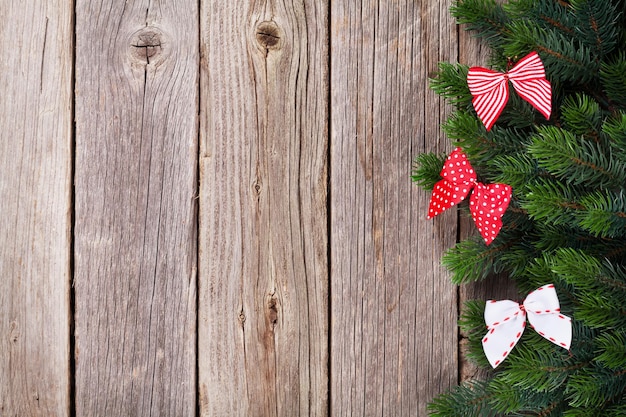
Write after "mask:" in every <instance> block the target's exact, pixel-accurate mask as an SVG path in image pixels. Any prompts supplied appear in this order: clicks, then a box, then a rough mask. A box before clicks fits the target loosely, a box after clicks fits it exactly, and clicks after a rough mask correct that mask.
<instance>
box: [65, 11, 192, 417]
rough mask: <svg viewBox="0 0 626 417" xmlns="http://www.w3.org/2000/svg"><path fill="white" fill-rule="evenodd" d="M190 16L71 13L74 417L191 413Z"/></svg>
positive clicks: (185, 13) (187, 13)
mask: <svg viewBox="0 0 626 417" xmlns="http://www.w3.org/2000/svg"><path fill="white" fill-rule="evenodd" d="M198 34H199V28H198V8H197V2H196V1H190V0H187V1H179V2H176V3H173V2H165V1H157V0H152V1H149V0H145V1H136V2H127V1H124V0H111V1H108V2H91V1H86V0H79V1H77V3H76V173H75V207H76V212H75V213H76V214H75V216H76V217H75V230H74V232H75V276H74V278H75V293H76V316H75V317H76V335H75V344H76V346H75V358H76V359H75V360H76V415H77V416H95V415H101V416H156V415H158V416H193V415H194V413H195V411H196V400H195V399H196V383H195V359H196V350H195V345H196V261H197V259H196V258H197V243H196V242H197V231H196V229H197V226H196V225H197V220H196V197H197V175H196V172H197V140H198V131H197V112H198V72H199V69H198V67H199V57H198V42H199V40H198Z"/></svg>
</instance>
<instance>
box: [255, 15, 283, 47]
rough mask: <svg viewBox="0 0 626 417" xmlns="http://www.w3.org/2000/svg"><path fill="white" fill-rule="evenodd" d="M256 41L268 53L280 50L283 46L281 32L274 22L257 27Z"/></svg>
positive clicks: (268, 21)
mask: <svg viewBox="0 0 626 417" xmlns="http://www.w3.org/2000/svg"><path fill="white" fill-rule="evenodd" d="M256 40H257V42H258V43H259V45H260V46H261V48H263V49H264V50H266V51H273V50H277V49H280V48H281V46H282V42H281V40H282V34H281V30H280V28H279V27H278V25H277V24H276V22H274V21H273V20H267V21H264V22H261V23H259V25H258V26H257V27H256Z"/></svg>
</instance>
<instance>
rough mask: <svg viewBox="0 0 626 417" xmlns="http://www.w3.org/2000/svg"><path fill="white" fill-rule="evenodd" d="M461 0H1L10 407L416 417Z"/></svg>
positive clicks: (444, 379) (454, 226)
mask: <svg viewBox="0 0 626 417" xmlns="http://www.w3.org/2000/svg"><path fill="white" fill-rule="evenodd" d="M449 6H450V0H445V1H440V2H433V1H427V0H421V1H419V0H400V1H378V0H359V1H356V0H294V1H291V2H279V1H275V0H265V1H232V2H230V1H220V0H212V1H211V0H201V1H191V0H177V1H176V2H174V1H169V2H168V1H159V0H136V1H127V0H104V1H102V2H91V1H87V0H75V2H71V1H61V0H49V1H45V2H42V1H39V0H25V1H23V2H6V1H4V2H0V22H2V25H1V26H0V56H1V61H0V63H1V65H2V67H1V70H0V94H1V95H0V204H1V208H2V216H0V416H2V417H4V416H7V417H14V416H20V417H22V416H46V417H54V416H197V415H199V416H327V415H332V416H370V415H378V416H381V415H385V416H416V415H419V416H423V415H426V408H425V407H426V404H427V402H428V401H430V400H431V399H432V398H433V396H434V395H436V394H438V393H440V392H442V391H443V390H445V389H446V388H448V387H450V386H452V385H455V384H456V383H457V382H458V381H459V378H461V377H463V376H462V375H465V376H467V375H470V376H471V375H475V371H473V370H472V369H471V368H468V367H465V366H464V367H462V366H461V365H460V364H459V362H460V360H459V346H460V343H459V340H460V338H461V336H462V335H458V334H457V329H456V318H457V314H458V308H459V305H460V304H461V303H462V301H463V299H465V298H476V297H480V298H483V297H485V296H493V292H494V291H498V290H497V289H494V288H496V287H494V286H493V285H489V286H485V285H483V286H475V287H468V288H463V289H462V290H461V291H460V292H459V291H458V290H457V288H455V287H454V286H453V285H451V284H450V282H449V279H448V276H447V273H446V271H445V270H444V269H443V268H442V267H441V266H440V257H441V255H442V253H443V251H444V250H445V249H446V248H448V247H450V246H451V245H453V244H454V242H455V241H456V240H457V239H458V238H459V237H462V236H464V235H466V234H467V233H471V230H472V226H471V225H470V226H468V224H467V223H465V222H461V224H460V225H459V224H458V222H457V216H456V215H455V213H454V212H452V211H451V212H449V213H446V214H444V215H442V216H440V217H439V218H437V219H436V220H434V221H426V220H425V215H426V207H427V204H428V199H429V195H428V194H427V193H426V192H424V191H422V190H420V189H419V188H417V187H416V186H414V185H412V184H411V182H410V180H409V177H410V172H411V165H412V159H413V158H414V157H415V156H416V155H417V154H419V153H420V152H423V151H437V152H447V151H449V150H450V149H451V147H450V145H449V143H448V141H447V140H446V139H445V138H444V137H443V135H442V133H441V131H440V124H441V122H442V121H443V120H444V119H445V117H446V114H447V113H448V111H449V109H447V108H446V107H445V106H444V104H443V102H442V101H441V100H440V99H439V98H438V97H436V96H435V94H434V93H432V92H431V91H430V90H429V89H428V77H429V75H432V73H433V71H435V70H436V68H437V63H438V62H439V61H452V62H454V61H457V60H461V62H464V63H468V64H478V63H482V62H483V61H484V57H483V56H484V55H485V54H484V52H481V50H480V47H479V45H478V44H477V43H476V41H474V40H471V39H469V37H468V35H467V34H465V33H463V31H462V30H459V28H458V27H457V26H456V25H455V23H454V21H453V19H452V18H451V16H450V15H449V13H448V9H449Z"/></svg>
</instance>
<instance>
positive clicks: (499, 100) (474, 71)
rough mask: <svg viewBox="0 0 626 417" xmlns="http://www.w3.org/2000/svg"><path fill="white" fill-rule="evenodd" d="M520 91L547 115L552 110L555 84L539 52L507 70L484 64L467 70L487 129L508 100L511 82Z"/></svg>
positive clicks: (475, 104)
mask: <svg viewBox="0 0 626 417" xmlns="http://www.w3.org/2000/svg"><path fill="white" fill-rule="evenodd" d="M508 81H511V84H513V88H514V89H515V91H516V92H517V94H518V95H519V96H520V97H522V98H523V99H524V100H526V101H527V102H528V103H530V104H531V105H532V106H533V107H534V108H535V109H537V110H538V111H539V112H540V113H541V114H543V116H544V117H545V118H546V119H549V118H550V113H551V111H552V88H551V86H550V82H549V81H548V80H547V79H546V72H545V68H544V66H543V63H542V62H541V59H540V58H539V55H538V54H537V52H531V53H530V54H528V55H526V56H525V57H524V58H522V59H521V60H519V61H518V62H517V64H515V66H513V68H512V69H511V70H510V71H508V72H507V73H505V74H503V73H501V72H497V71H493V70H490V69H487V68H482V67H472V68H470V69H469V71H468V73H467V85H468V87H469V90H470V93H472V96H473V98H472V104H473V106H474V109H475V110H476V114H477V115H478V118H479V119H480V120H481V121H482V122H483V124H484V125H485V128H486V129H487V131H489V130H491V127H492V126H493V125H494V123H495V122H496V120H498V117H500V114H501V113H502V110H504V107H505V106H506V103H507V101H508V100H509V83H508Z"/></svg>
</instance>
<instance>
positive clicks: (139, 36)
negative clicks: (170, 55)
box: [131, 26, 163, 64]
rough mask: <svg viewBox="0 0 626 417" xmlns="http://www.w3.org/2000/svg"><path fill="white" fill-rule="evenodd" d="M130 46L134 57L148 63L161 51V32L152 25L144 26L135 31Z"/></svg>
mask: <svg viewBox="0 0 626 417" xmlns="http://www.w3.org/2000/svg"><path fill="white" fill-rule="evenodd" d="M131 47H132V48H133V57H134V58H135V59H137V60H139V61H142V62H144V63H146V64H150V62H151V61H153V60H154V59H156V56H157V55H159V54H160V53H161V52H162V51H163V33H162V32H161V31H159V30H158V29H156V28H154V27H149V26H148V27H145V28H143V29H141V30H139V31H137V32H135V34H134V35H133V38H132V40H131Z"/></svg>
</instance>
